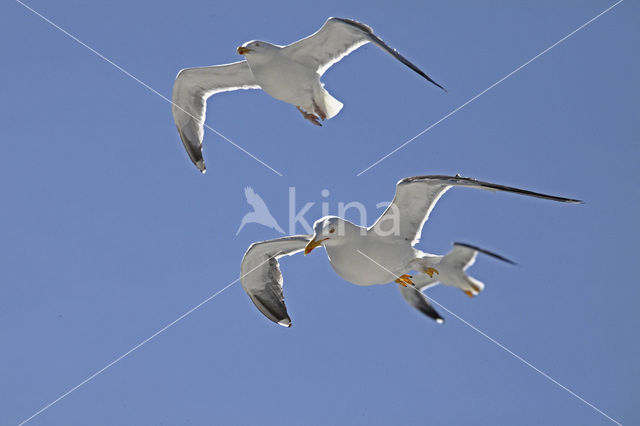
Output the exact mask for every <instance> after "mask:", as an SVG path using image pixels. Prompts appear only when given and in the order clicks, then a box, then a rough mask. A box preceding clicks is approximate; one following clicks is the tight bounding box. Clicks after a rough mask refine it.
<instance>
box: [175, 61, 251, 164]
mask: <svg viewBox="0 0 640 426" xmlns="http://www.w3.org/2000/svg"><path fill="white" fill-rule="evenodd" d="M259 88H260V86H258V84H257V83H256V82H255V80H254V78H253V74H251V70H250V69H249V65H247V62H246V61H240V62H235V63H233V64H227V65H216V66H212V67H202V68H187V69H183V70H181V71H180V72H179V73H178V76H177V77H176V81H175V83H174V84H173V102H172V108H171V109H172V111H173V120H174V121H175V123H176V127H177V128H178V133H179V134H180V138H181V139H182V143H183V144H184V147H185V149H186V150H187V153H188V154H189V157H190V158H191V161H193V164H195V165H196V166H197V167H198V169H200V171H201V172H202V173H204V172H205V170H206V167H205V164H204V160H203V158H202V137H203V135H204V119H205V114H206V110H207V99H208V98H209V96H211V95H213V94H215V93H219V92H228V91H231V90H238V89H259Z"/></svg>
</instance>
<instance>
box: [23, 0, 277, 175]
mask: <svg viewBox="0 0 640 426" xmlns="http://www.w3.org/2000/svg"><path fill="white" fill-rule="evenodd" d="M16 2H17V3H19V4H20V5H22V6H23V7H24V8H26V9H28V10H30V11H31V12H33V13H34V14H35V15H37V16H38V17H40V18H42V19H43V20H44V21H45V22H47V23H48V24H50V25H51V26H53V27H54V28H56V29H57V30H59V31H61V32H62V33H63V34H65V35H66V36H68V37H69V38H71V39H72V40H73V41H75V42H76V43H78V44H80V45H81V46H83V47H85V48H87V49H88V50H89V51H90V52H91V53H93V54H94V55H96V56H98V57H99V58H100V59H102V60H104V61H105V62H107V63H109V64H111V65H113V66H114V67H115V68H116V69H117V70H118V71H120V72H122V73H123V74H124V75H126V76H127V77H130V78H132V79H133V80H135V81H136V82H137V83H139V84H140V85H142V86H143V87H144V88H146V89H147V90H149V91H151V92H152V93H154V94H156V95H158V96H160V97H161V98H162V99H164V100H165V101H166V102H168V103H170V104H171V105H173V106H175V107H176V108H178V109H179V110H181V111H182V112H184V113H185V114H187V115H189V116H190V117H191V118H193V119H194V120H196V121H198V119H197V118H196V117H194V116H193V115H192V114H191V113H189V112H188V111H186V110H185V109H184V108H182V107H181V106H179V105H176V104H175V103H173V101H172V100H171V99H169V98H167V97H166V96H164V95H163V94H162V93H160V92H158V91H157V90H155V89H154V88H153V87H151V86H149V85H148V84H147V83H145V82H144V81H142V80H140V79H139V78H138V77H136V76H135V75H133V74H131V73H130V72H129V71H127V70H125V69H124V68H122V67H121V66H120V65H118V64H116V63H115V62H113V61H112V60H111V59H109V58H107V57H106V56H104V55H103V54H102V53H100V52H98V51H97V50H95V49H94V48H92V47H91V46H89V45H88V44H86V43H85V42H83V41H82V40H80V39H78V38H77V37H76V36H74V35H73V34H71V33H69V32H68V31H66V30H65V29H64V28H62V27H60V26H59V25H57V24H55V23H54V22H52V21H51V20H50V19H48V18H47V17H45V16H43V15H42V14H40V13H38V12H37V11H35V10H34V9H32V8H31V7H29V6H28V5H26V4H24V3H23V2H22V1H20V0H16ZM204 127H206V128H207V129H209V130H211V131H212V132H214V133H215V134H216V135H218V136H220V137H221V138H222V139H224V140H225V141H227V142H229V143H230V144H231V145H233V146H235V147H236V148H238V149H239V150H240V151H242V152H244V153H245V154H247V155H248V156H249V157H251V158H253V159H254V160H256V161H257V162H258V163H260V164H262V165H263V166H265V167H266V168H268V169H269V170H271V171H272V172H273V173H275V174H277V175H278V176H282V173H280V172H279V171H277V170H276V169H274V168H273V167H271V166H270V165H268V164H267V163H265V162H264V161H262V160H261V159H259V158H258V157H256V156H255V155H253V154H251V153H250V152H249V151H247V150H246V149H244V148H243V147H241V146H240V145H238V144H237V143H235V142H234V141H232V140H231V139H229V138H228V137H226V136H225V135H223V134H222V133H220V132H219V131H217V130H216V129H214V128H213V127H211V126H209V125H208V124H206V123H204Z"/></svg>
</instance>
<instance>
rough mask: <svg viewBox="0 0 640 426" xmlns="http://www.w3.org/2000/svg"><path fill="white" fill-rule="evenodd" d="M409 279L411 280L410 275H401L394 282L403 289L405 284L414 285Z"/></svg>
mask: <svg viewBox="0 0 640 426" xmlns="http://www.w3.org/2000/svg"><path fill="white" fill-rule="evenodd" d="M411 278H413V277H412V276H411V275H409V274H403V275H400V276H399V277H398V279H397V280H395V282H396V283H398V284H400V285H401V286H403V287H406V286H407V284H410V285H414V284H413V281H411Z"/></svg>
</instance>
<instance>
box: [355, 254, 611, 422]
mask: <svg viewBox="0 0 640 426" xmlns="http://www.w3.org/2000/svg"><path fill="white" fill-rule="evenodd" d="M357 251H358V253H360V254H361V255H363V256H364V257H366V258H367V259H369V260H370V261H372V262H373V263H375V264H376V265H378V266H379V267H380V268H382V269H383V270H385V271H387V272H388V273H390V274H391V275H396V274H394V273H393V272H391V271H390V270H389V269H387V268H385V267H384V266H383V265H381V264H380V263H378V262H376V261H375V260H373V259H372V258H370V257H369V256H367V255H366V254H364V253H363V252H361V251H360V250H357ZM398 278H399V277H398ZM411 288H413V289H414V290H415V291H417V292H418V294H420V296H422V297H423V298H424V299H425V300H426V301H427V302H429V301H431V302H433V303H435V304H436V305H438V306H439V307H441V308H442V309H444V310H445V311H447V312H448V313H449V314H451V315H453V316H454V317H456V318H457V319H458V320H460V321H461V322H462V323H463V324H465V325H466V326H468V327H470V328H471V329H472V330H474V331H476V332H477V333H479V334H480V335H482V336H483V337H485V338H486V339H488V340H489V341H490V342H492V343H494V344H495V345H497V346H498V347H499V348H500V349H502V350H504V351H505V352H507V353H508V354H509V355H511V356H513V357H514V358H515V359H517V360H518V361H520V362H522V363H523V364H525V365H526V366H528V367H530V368H531V369H533V370H534V371H536V372H537V373H539V374H541V375H542V376H543V377H544V378H546V379H547V380H549V381H550V382H552V383H554V384H556V385H558V386H559V387H561V388H562V389H564V390H565V391H567V392H568V393H569V394H570V395H572V396H573V397H575V398H577V399H578V400H580V401H582V402H583V403H585V404H586V405H588V406H589V407H591V408H592V409H593V410H595V411H597V412H598V413H600V414H601V415H603V416H604V417H606V418H607V419H609V420H611V421H612V422H613V423H615V424H617V425H619V426H622V424H621V423H620V422H618V421H617V420H615V419H613V418H612V417H610V416H609V415H607V414H606V413H605V412H604V411H602V410H600V409H599V408H598V407H596V406H595V405H593V404H591V403H590V402H589V401H587V400H585V399H584V398H582V397H581V396H580V395H578V394H577V393H575V392H574V391H572V390H571V389H569V388H567V387H566V386H564V385H563V384H562V383H560V382H558V381H557V380H556V379H554V378H553V377H551V376H549V375H548V374H547V373H545V372H544V371H542V370H540V369H539V368H537V367H536V366H534V365H533V364H531V363H530V362H529V361H527V360H526V359H524V358H522V357H521V356H520V355H518V354H516V353H515V352H513V351H512V350H510V349H509V348H507V347H506V346H505V345H503V344H502V343H500V342H498V341H497V340H496V339H494V338H493V337H491V336H489V335H488V334H487V333H485V332H484V331H482V330H480V329H479V328H478V327H476V326H474V325H473V324H471V323H469V322H468V321H465V320H464V319H463V318H462V317H460V316H459V315H457V314H456V313H454V312H452V311H451V310H449V309H447V308H446V307H444V306H443V305H441V304H440V303H438V302H436V301H435V300H434V299H433V298H429V299H427V297H426V296H425V295H424V294H423V293H422V292H421V291H420V290H418V289H417V288H415V287H413V286H411Z"/></svg>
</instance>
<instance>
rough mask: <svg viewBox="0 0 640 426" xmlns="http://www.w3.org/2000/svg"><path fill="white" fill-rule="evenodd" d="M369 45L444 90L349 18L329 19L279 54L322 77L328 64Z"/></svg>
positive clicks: (364, 26) (365, 26) (361, 25)
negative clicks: (311, 69) (373, 45)
mask: <svg viewBox="0 0 640 426" xmlns="http://www.w3.org/2000/svg"><path fill="white" fill-rule="evenodd" d="M369 42H371V43H373V44H375V45H376V46H378V47H379V48H381V49H382V50H384V51H385V52H387V53H389V54H390V55H391V56H393V57H394V58H396V59H397V60H399V61H400V62H402V63H403V64H405V65H406V66H408V67H409V68H411V69H412V70H414V71H415V72H417V73H418V74H420V75H421V76H422V77H424V78H425V79H427V80H428V81H430V82H431V83H433V84H435V85H436V86H438V87H439V88H441V89H443V90H444V87H442V86H440V85H439V84H438V83H436V82H435V81H433V80H432V79H431V78H430V77H429V76H428V75H426V74H425V73H424V72H423V71H422V70H421V69H420V68H418V67H417V66H415V65H414V64H412V63H411V62H409V60H408V59H407V58H405V57H404V56H402V55H401V54H400V53H398V52H397V51H396V50H395V49H394V48H392V47H390V46H389V45H387V44H386V43H385V42H384V41H382V39H381V38H380V37H378V36H377V35H375V34H374V33H373V30H372V29H371V27H369V26H367V25H365V24H362V23H360V22H358V21H354V20H353V19H344V18H329V19H327V22H325V23H324V25H323V26H322V28H320V29H319V30H318V31H316V32H315V33H313V34H311V35H310V36H309V37H307V38H303V39H302V40H298V41H296V42H295V43H292V44H290V45H288V46H285V47H284V50H283V52H284V53H285V54H286V55H288V56H289V57H290V58H291V59H293V60H294V61H296V62H299V63H301V64H304V65H306V66H308V67H310V68H314V69H316V70H317V72H318V74H320V75H323V74H324V73H325V72H326V71H327V70H328V69H329V68H330V67H331V65H333V64H335V63H336V62H338V61H340V60H341V59H342V58H344V57H345V56H347V55H348V54H349V53H351V52H353V51H354V50H356V49H357V48H359V47H360V46H362V45H364V44H366V43H369Z"/></svg>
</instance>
